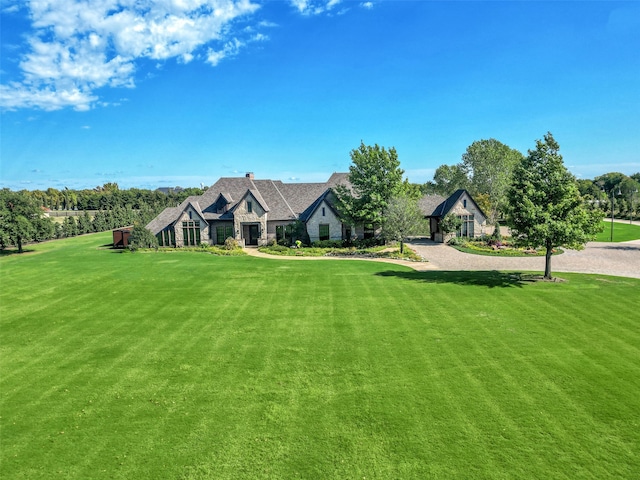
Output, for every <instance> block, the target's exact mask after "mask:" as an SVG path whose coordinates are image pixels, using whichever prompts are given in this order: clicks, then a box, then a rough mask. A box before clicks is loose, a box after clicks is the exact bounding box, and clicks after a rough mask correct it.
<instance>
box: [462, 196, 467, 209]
mask: <svg viewBox="0 0 640 480" xmlns="http://www.w3.org/2000/svg"><path fill="white" fill-rule="evenodd" d="M462 206H463V207H464V208H467V199H466V198H465V199H464V200H462Z"/></svg>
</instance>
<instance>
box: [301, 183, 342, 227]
mask: <svg viewBox="0 0 640 480" xmlns="http://www.w3.org/2000/svg"><path fill="white" fill-rule="evenodd" d="M330 193H331V189H330V188H327V189H326V190H325V191H324V193H323V194H322V195H320V196H319V197H318V198H317V200H316V201H315V202H313V203H312V204H311V205H310V206H309V208H307V209H306V210H305V211H304V212H302V213H301V214H300V220H301V221H303V222H306V221H307V220H309V219H310V218H311V216H312V215H313V214H314V213H315V211H316V210H318V208H319V207H320V205H322V202H325V201H326V204H327V205H328V206H329V208H330V209H331V211H332V212H333V213H334V214H335V215H336V216H338V212H336V209H335V208H334V206H333V205H332V203H331V202H330V201H329V200H328V198H327V196H328V195H329V194H330Z"/></svg>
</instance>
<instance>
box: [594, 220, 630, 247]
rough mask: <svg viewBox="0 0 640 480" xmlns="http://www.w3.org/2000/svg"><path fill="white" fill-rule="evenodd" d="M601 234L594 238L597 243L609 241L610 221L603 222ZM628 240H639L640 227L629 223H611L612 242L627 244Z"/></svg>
mask: <svg viewBox="0 0 640 480" xmlns="http://www.w3.org/2000/svg"><path fill="white" fill-rule="evenodd" d="M602 229H603V230H602V232H600V233H599V234H598V236H597V238H596V241H597V242H610V241H611V219H609V220H608V221H607V220H603V222H602ZM629 240H640V225H632V224H629V223H621V222H613V241H614V242H628V241H629Z"/></svg>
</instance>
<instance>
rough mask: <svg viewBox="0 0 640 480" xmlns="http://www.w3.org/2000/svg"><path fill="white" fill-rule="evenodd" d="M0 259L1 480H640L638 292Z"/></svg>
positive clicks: (233, 264) (636, 285) (200, 258)
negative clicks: (355, 479) (427, 479)
mask: <svg viewBox="0 0 640 480" xmlns="http://www.w3.org/2000/svg"><path fill="white" fill-rule="evenodd" d="M108 241H109V236H108V234H97V235H92V236H86V237H80V238H75V239H69V240H64V241H60V242H52V243H49V244H46V245H39V246H37V247H35V250H36V251H35V252H34V253H30V254H27V255H23V256H18V255H11V256H5V257H3V258H1V259H0V280H1V288H0V417H1V418H0V427H1V430H0V433H1V438H0V440H1V448H0V455H1V457H0V459H1V462H0V478H3V479H5V478H6V479H21V478H25V479H34V478H38V479H48V478H78V479H87V478H92V479H103V478H104V479H107V478H109V479H113V478H115V479H146V478H149V479H157V478H163V479H207V478H212V479H225V478H229V479H239V478H246V479H256V478H308V479H319V478H322V479H331V478H335V479H350V478H358V479H362V478H365V477H366V478H367V479H371V478H381V479H388V478H402V479H405V478H420V479H423V478H502V479H507V478H565V479H575V478H598V479H603V478H638V477H639V476H640V453H639V452H638V445H640V361H639V359H640V328H639V325H638V314H637V312H638V310H639V307H640V300H639V299H638V291H640V280H636V279H626V278H615V277H606V276H595V275H594V276H587V275H577V274H563V275H562V276H563V277H564V278H565V279H566V280H567V281H566V282H564V283H544V282H529V281H526V277H524V278H523V277H521V276H519V275H514V274H507V273H500V272H414V271H412V270H410V269H407V268H403V267H400V266H396V265H391V264H382V263H375V262H364V261H357V260H355V261H349V260H336V261H306V262H300V261H293V260H291V261H288V260H279V259H273V260H272V259H260V258H253V257H218V256H214V255H202V254H200V253H197V252H194V253H192V254H189V253H185V254H180V255H168V254H162V253H158V254H155V253H145V254H120V253H115V252H112V251H110V250H107V249H100V248H98V247H99V246H100V245H101V244H105V243H107V242H108Z"/></svg>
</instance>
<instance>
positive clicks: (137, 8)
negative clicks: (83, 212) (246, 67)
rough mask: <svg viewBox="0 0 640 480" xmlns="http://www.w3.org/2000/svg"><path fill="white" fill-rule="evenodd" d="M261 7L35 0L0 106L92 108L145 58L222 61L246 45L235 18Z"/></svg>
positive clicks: (169, 0) (0, 88)
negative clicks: (236, 32)
mask: <svg viewBox="0 0 640 480" xmlns="http://www.w3.org/2000/svg"><path fill="white" fill-rule="evenodd" d="M258 8H259V5H257V4H254V3H252V2H251V0H159V1H153V0H85V1H79V0H38V1H35V0H34V1H32V2H30V3H29V10H30V12H29V15H30V18H31V19H32V26H33V31H32V32H30V34H29V35H28V38H27V40H28V52H27V53H26V54H24V55H23V56H22V58H21V61H20V68H21V72H22V75H23V78H22V80H21V81H20V82H16V81H14V82H11V83H8V84H5V85H0V105H1V106H2V107H4V108H9V109H17V108H40V109H43V110H55V109H59V108H64V107H68V106H70V107H73V108H75V109H76V110H87V109H90V108H91V107H92V106H93V105H95V104H96V102H97V100H98V98H97V97H96V95H95V94H94V93H93V92H94V90H96V89H98V88H101V87H105V86H109V87H134V86H135V72H136V67H137V63H138V62H139V60H140V59H144V58H147V59H153V60H159V61H164V60H167V59H171V58H176V59H177V60H178V61H181V62H183V63H188V62H191V61H192V60H194V59H195V58H199V51H200V50H201V49H204V48H207V47H208V49H207V52H208V53H207V54H206V55H205V59H206V61H208V62H209V63H211V64H212V65H216V64H217V63H219V61H220V60H221V59H222V58H224V57H228V56H231V55H235V54H237V53H238V50H239V49H240V48H241V47H242V46H243V45H245V44H246V42H244V41H242V40H239V39H236V38H234V37H233V33H232V30H233V28H232V27H233V22H234V21H235V20H236V19H238V18H240V17H243V16H247V15H250V14H252V13H254V12H255V11H256V10H257V9H258ZM265 39H266V37H265V36H263V35H261V34H259V33H258V34H255V33H254V34H253V35H252V38H250V39H249V40H248V41H262V40H265ZM215 43H220V44H221V45H222V49H219V50H218V51H216V50H215V49H214V48H213V47H211V46H210V45H212V44H215Z"/></svg>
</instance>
